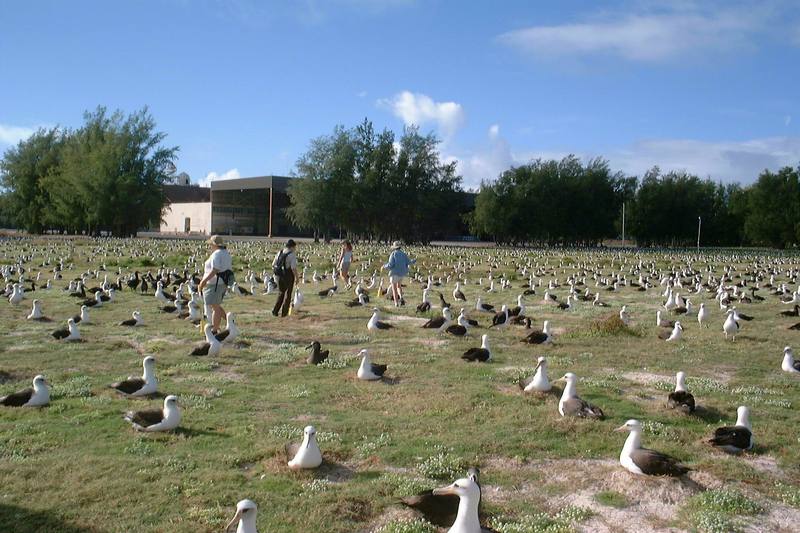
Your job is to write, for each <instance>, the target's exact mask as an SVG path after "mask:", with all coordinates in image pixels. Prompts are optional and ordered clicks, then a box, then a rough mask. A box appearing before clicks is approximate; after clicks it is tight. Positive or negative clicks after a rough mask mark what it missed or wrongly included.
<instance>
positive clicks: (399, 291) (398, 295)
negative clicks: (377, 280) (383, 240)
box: [382, 241, 417, 307]
mask: <svg viewBox="0 0 800 533" xmlns="http://www.w3.org/2000/svg"><path fill="white" fill-rule="evenodd" d="M402 246H403V245H402V243H401V242H400V241H394V243H392V253H391V254H390V255H389V261H388V262H387V263H386V264H385V265H383V267H382V268H385V269H386V270H388V271H389V284H390V285H391V288H392V299H393V300H394V306H395V307H400V306H401V305H406V301H405V300H404V299H403V278H404V277H406V276H408V267H410V266H411V265H413V264H414V263H416V262H417V260H416V259H409V258H408V256H407V255H406V253H405V252H404V251H403V250H402Z"/></svg>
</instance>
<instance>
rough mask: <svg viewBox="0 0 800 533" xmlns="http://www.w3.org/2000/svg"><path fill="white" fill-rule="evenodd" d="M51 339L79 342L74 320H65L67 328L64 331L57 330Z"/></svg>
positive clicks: (79, 337)
mask: <svg viewBox="0 0 800 533" xmlns="http://www.w3.org/2000/svg"><path fill="white" fill-rule="evenodd" d="M52 335H53V338H54V339H56V340H59V341H61V340H63V341H68V342H74V341H79V340H81V333H80V331H78V326H76V325H75V320H74V319H72V318H68V319H67V327H66V328H64V329H57V330H55V331H54V332H53V333H52Z"/></svg>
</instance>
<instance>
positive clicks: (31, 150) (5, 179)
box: [0, 128, 68, 233]
mask: <svg viewBox="0 0 800 533" xmlns="http://www.w3.org/2000/svg"><path fill="white" fill-rule="evenodd" d="M67 137H68V133H67V132H64V131H62V130H60V129H58V128H52V129H49V130H44V129H40V130H39V131H37V132H36V133H34V134H33V135H31V136H30V137H28V138H27V139H25V140H23V141H20V142H19V143H18V144H17V145H16V146H14V147H11V148H9V149H8V150H6V152H5V154H4V155H3V159H2V160H1V161H0V181H1V182H2V185H3V188H4V189H5V190H6V191H7V192H6V196H7V198H6V205H7V210H8V213H9V214H10V215H11V219H12V221H13V223H14V224H15V225H17V226H18V227H20V228H24V229H26V230H28V231H30V232H31V233H41V232H42V231H43V230H44V229H46V227H47V226H48V221H52V219H53V217H52V213H51V212H50V207H51V203H52V200H51V199H52V197H53V196H52V191H51V190H50V189H49V188H48V187H47V185H46V183H47V179H48V177H49V176H51V175H53V174H57V173H58V169H59V166H60V164H61V160H62V156H63V151H64V150H63V149H64V144H65V141H66V139H67Z"/></svg>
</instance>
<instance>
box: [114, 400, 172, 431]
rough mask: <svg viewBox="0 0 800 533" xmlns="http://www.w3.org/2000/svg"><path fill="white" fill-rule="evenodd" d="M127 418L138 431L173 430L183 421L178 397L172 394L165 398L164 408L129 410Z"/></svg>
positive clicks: (126, 414)
mask: <svg viewBox="0 0 800 533" xmlns="http://www.w3.org/2000/svg"><path fill="white" fill-rule="evenodd" d="M124 418H125V420H127V421H128V422H130V423H131V426H133V429H135V430H136V431H145V432H157V431H171V430H173V429H175V428H176V427H178V424H180V423H181V411H180V409H178V397H177V396H174V395H172V394H170V395H169V396H167V397H166V398H164V408H163V409H149V410H146V411H128V412H127V413H125V417H124Z"/></svg>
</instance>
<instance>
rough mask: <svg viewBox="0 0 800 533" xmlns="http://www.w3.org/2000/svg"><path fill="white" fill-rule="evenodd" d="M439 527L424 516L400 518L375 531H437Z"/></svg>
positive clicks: (386, 532)
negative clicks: (423, 517)
mask: <svg viewBox="0 0 800 533" xmlns="http://www.w3.org/2000/svg"><path fill="white" fill-rule="evenodd" d="M436 531H437V529H436V528H435V527H434V526H433V524H431V523H430V522H428V521H426V520H423V519H422V518H398V519H396V520H392V521H391V522H389V523H387V524H384V525H382V526H381V527H379V528H378V529H376V530H375V533H436Z"/></svg>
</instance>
